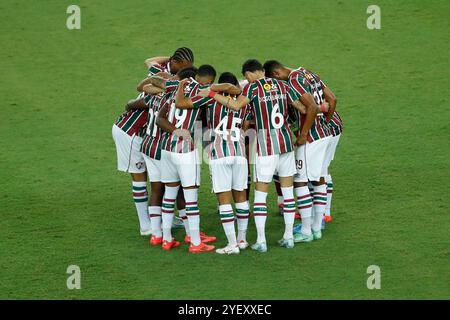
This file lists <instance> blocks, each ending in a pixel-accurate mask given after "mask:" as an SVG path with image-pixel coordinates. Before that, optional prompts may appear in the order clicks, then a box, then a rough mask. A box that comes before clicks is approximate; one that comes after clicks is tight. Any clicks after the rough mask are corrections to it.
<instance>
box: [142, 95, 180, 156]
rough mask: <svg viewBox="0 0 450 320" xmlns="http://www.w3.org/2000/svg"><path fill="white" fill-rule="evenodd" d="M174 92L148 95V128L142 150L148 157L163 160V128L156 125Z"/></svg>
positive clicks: (146, 100) (146, 101)
mask: <svg viewBox="0 0 450 320" xmlns="http://www.w3.org/2000/svg"><path fill="white" fill-rule="evenodd" d="M172 97H173V93H172V92H171V93H166V94H164V93H163V94H158V95H147V96H146V97H145V103H146V104H147V105H148V107H149V108H148V122H147V130H146V132H145V135H144V137H143V140H142V144H141V152H142V153H143V154H145V155H147V156H148V157H150V158H152V159H156V160H161V137H162V130H161V128H159V127H158V126H157V125H156V118H157V117H158V114H159V111H160V110H161V108H162V107H163V106H164V104H165V103H166V102H167V101H169V100H171V99H172Z"/></svg>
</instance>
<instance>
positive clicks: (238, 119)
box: [193, 93, 251, 160]
mask: <svg viewBox="0 0 450 320" xmlns="http://www.w3.org/2000/svg"><path fill="white" fill-rule="evenodd" d="M222 94H223V95H224V96H229V94H227V93H222ZM231 97H232V98H233V99H235V100H236V98H237V96H233V95H231ZM193 105H194V107H196V108H200V107H204V108H207V109H206V120H207V127H208V137H209V141H210V144H209V145H208V147H207V151H208V155H209V158H210V159H212V160H213V159H219V158H224V157H232V156H242V157H245V142H244V138H245V137H244V135H243V132H242V124H243V122H244V121H248V120H249V118H250V116H251V113H250V106H249V105H247V106H245V107H244V108H242V109H241V110H239V111H233V110H231V109H229V108H227V107H225V106H223V105H222V104H220V103H219V102H217V101H215V100H214V99H212V98H209V99H208V100H207V101H206V102H205V100H204V99H202V98H201V97H194V99H193Z"/></svg>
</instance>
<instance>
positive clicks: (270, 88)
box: [263, 83, 278, 91]
mask: <svg viewBox="0 0 450 320" xmlns="http://www.w3.org/2000/svg"><path fill="white" fill-rule="evenodd" d="M263 87H264V90H266V91H278V86H277V85H276V84H273V83H272V84H269V83H265V84H264V85H263Z"/></svg>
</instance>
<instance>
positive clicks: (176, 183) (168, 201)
mask: <svg viewBox="0 0 450 320" xmlns="http://www.w3.org/2000/svg"><path fill="white" fill-rule="evenodd" d="M161 181H162V182H163V183H164V184H165V188H164V197H163V200H162V209H161V215H162V231H163V242H162V249H163V250H170V249H171V248H174V247H177V246H179V245H180V243H179V242H178V241H176V240H175V239H174V238H173V236H172V222H173V216H174V211H175V201H176V198H177V195H178V190H179V189H180V177H179V175H178V172H177V169H176V166H175V164H174V162H173V159H172V156H171V152H168V151H165V150H163V151H162V152H161Z"/></svg>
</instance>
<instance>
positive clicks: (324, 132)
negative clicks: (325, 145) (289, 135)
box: [288, 68, 331, 142]
mask: <svg viewBox="0 0 450 320" xmlns="http://www.w3.org/2000/svg"><path fill="white" fill-rule="evenodd" d="M288 81H289V86H290V87H291V88H292V89H294V90H295V92H296V93H297V95H299V96H300V97H301V96H302V95H304V94H306V93H310V94H311V95H312V96H313V97H314V100H315V101H316V103H317V104H318V105H321V104H322V103H323V102H324V95H323V89H324V88H325V84H324V83H323V81H322V80H320V78H319V76H318V75H317V74H315V73H312V72H310V71H308V70H306V69H305V68H298V69H296V70H293V71H292V72H291V73H290V74H289V80H288ZM296 112H297V119H299V120H300V123H299V124H298V125H299V127H300V129H301V128H302V127H303V123H304V122H305V119H306V115H304V114H300V112H298V111H297V110H296ZM330 135H331V133H330V129H329V126H328V123H327V122H326V118H325V116H324V115H323V114H322V113H319V114H318V115H317V116H316V119H315V121H314V123H313V125H312V126H311V129H310V130H309V132H308V137H307V139H308V142H313V141H316V140H319V139H323V138H326V137H328V136H330Z"/></svg>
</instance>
